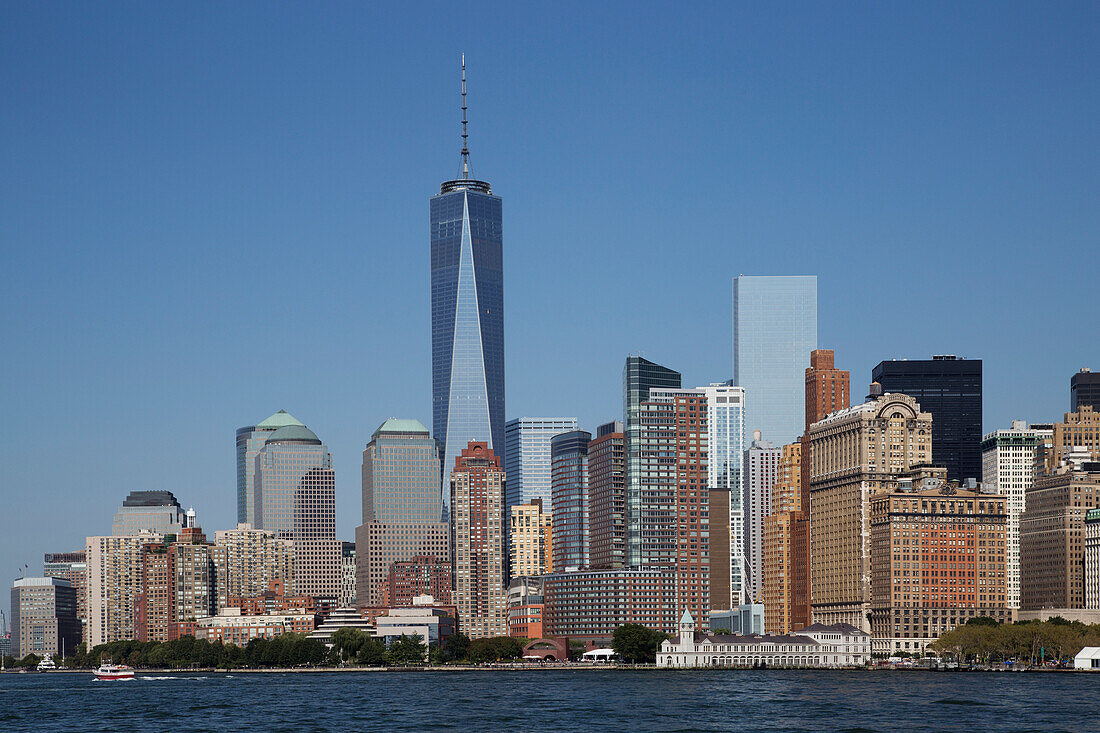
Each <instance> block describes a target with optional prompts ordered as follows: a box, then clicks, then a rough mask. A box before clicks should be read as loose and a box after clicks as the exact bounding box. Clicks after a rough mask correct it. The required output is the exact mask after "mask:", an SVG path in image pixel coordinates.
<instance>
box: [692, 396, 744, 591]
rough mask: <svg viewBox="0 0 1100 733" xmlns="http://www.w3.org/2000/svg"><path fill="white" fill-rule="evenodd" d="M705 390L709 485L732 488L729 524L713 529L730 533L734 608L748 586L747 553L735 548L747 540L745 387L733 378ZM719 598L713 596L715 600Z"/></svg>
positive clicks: (713, 530) (711, 486)
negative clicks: (744, 472)
mask: <svg viewBox="0 0 1100 733" xmlns="http://www.w3.org/2000/svg"><path fill="white" fill-rule="evenodd" d="M703 390H704V391H705V392H706V394H707V439H708V445H709V448H710V452H709V454H708V456H707V485H708V487H709V488H710V490H711V491H722V492H727V491H728V492H729V505H728V511H729V520H728V521H729V526H728V527H712V528H711V532H712V533H713V532H725V531H728V533H729V545H728V547H729V548H731V551H730V553H729V555H730V558H729V562H730V578H729V587H730V599H727V601H728V605H729V607H730V608H734V607H736V606H737V605H738V604H739V603H740V602H741V599H742V597H743V596H742V594H743V593H744V591H745V589H746V588H748V582H747V578H746V575H745V574H746V567H745V558H744V555H743V553H741V552H736V551H733V550H734V549H736V548H741V547H742V546H743V544H744V540H745V512H744V507H743V505H742V502H741V498H742V493H743V491H744V475H743V473H742V471H741V466H742V456H743V455H744V450H745V391H744V390H743V389H741V388H740V387H737V386H734V385H733V383H732V382H726V383H724V384H712V385H710V386H709V387H704V388H703ZM712 516H713V515H712ZM712 557H713V553H712ZM712 592H713V591H712ZM717 600H718V599H717V598H712V601H717ZM724 605H726V604H723V606H722V607H724Z"/></svg>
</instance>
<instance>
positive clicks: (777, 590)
mask: <svg viewBox="0 0 1100 733" xmlns="http://www.w3.org/2000/svg"><path fill="white" fill-rule="evenodd" d="M771 505H772V513H771V514H769V515H768V516H766V517H764V549H763V558H764V563H763V587H764V591H763V599H764V609H765V611H766V623H765V628H766V629H767V630H768V632H769V633H772V634H786V633H787V632H789V631H791V629H792V628H793V627H792V619H791V612H792V608H793V602H794V593H793V588H792V587H791V584H792V578H793V567H792V562H793V559H794V546H793V525H794V522H795V521H796V520H797V519H798V518H800V517H801V516H802V513H801V507H802V443H801V442H798V443H790V444H788V445H785V446H783V449H782V456H781V457H780V459H779V467H778V469H777V471H776V481H775V485H774V486H773V488H772V501H771ZM806 625H808V624H806Z"/></svg>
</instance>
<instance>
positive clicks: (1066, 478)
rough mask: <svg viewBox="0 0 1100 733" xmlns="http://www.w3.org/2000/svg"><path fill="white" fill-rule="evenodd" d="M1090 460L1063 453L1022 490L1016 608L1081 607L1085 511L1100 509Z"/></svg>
mask: <svg viewBox="0 0 1100 733" xmlns="http://www.w3.org/2000/svg"><path fill="white" fill-rule="evenodd" d="M1055 435H1056V436H1057V432H1056V433H1055ZM1057 446H1058V442H1057V441H1056V442H1055V448H1056V449H1057ZM1090 458H1091V452H1090V451H1087V450H1085V451H1079V452H1071V453H1068V454H1066V455H1065V460H1064V461H1063V463H1062V465H1060V466H1059V467H1058V468H1057V469H1056V470H1055V471H1054V472H1053V473H1052V474H1048V475H1043V476H1039V477H1037V478H1036V479H1035V482H1034V483H1033V484H1032V486H1031V488H1029V489H1028V491H1027V499H1026V508H1025V509H1024V513H1023V515H1022V516H1021V517H1020V608H1021V609H1022V610H1036V609H1041V608H1084V607H1085V577H1084V558H1085V555H1084V551H1085V550H1084V526H1085V514H1086V513H1087V512H1088V510H1089V509H1094V508H1097V507H1100V462H1094V461H1092V460H1090Z"/></svg>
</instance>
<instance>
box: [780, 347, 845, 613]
mask: <svg viewBox="0 0 1100 733" xmlns="http://www.w3.org/2000/svg"><path fill="white" fill-rule="evenodd" d="M850 384H851V375H850V374H849V373H848V372H847V371H846V370H843V369H837V368H836V364H835V360H834V355H833V350H832V349H814V350H813V351H811V352H810V366H809V367H807V369H806V426H805V431H804V432H803V433H802V437H801V438H800V441H801V443H802V456H801V461H802V479H801V485H802V501H801V502H800V506H799V510H798V511H799V512H800V514H799V515H797V516H795V517H792V520H791V553H792V560H791V629H793V630H795V631H797V630H798V629H801V628H804V627H806V626H809V625H810V624H811V623H812V622H813V613H812V610H811V605H810V590H811V587H812V585H813V583H812V581H811V578H810V572H811V569H812V567H813V564H812V562H811V561H810V465H811V462H812V460H813V459H812V457H811V455H810V445H809V441H808V439H807V434H808V433H809V431H810V426H811V425H813V424H814V423H815V422H818V421H819V420H823V419H824V418H825V416H826V415H830V414H832V413H834V412H836V411H838V410H843V409H846V408H848V407H849V406H850V404H851V402H850V400H851V397H850V392H851V387H850Z"/></svg>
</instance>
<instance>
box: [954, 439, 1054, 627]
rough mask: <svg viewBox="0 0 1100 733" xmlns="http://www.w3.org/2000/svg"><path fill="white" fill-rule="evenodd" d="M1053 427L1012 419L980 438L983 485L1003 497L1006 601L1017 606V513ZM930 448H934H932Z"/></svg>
mask: <svg viewBox="0 0 1100 733" xmlns="http://www.w3.org/2000/svg"><path fill="white" fill-rule="evenodd" d="M1052 435H1053V431H1051V430H1045V429H1042V428H1035V427H1032V428H1029V427H1028V426H1027V423H1026V422H1024V421H1023V420H1013V421H1012V429H1011V430H997V431H995V432H992V433H989V434H988V435H986V436H985V437H984V438H982V488H983V489H984V490H985V491H987V492H989V493H992V494H1000V495H1003V496H1004V497H1005V508H1006V511H1007V514H1008V517H1007V520H1006V522H1005V535H1006V538H1005V539H1006V541H1005V604H1006V605H1007V607H1008V608H1019V607H1020V516H1021V515H1023V513H1024V505H1025V499H1026V496H1027V491H1028V489H1030V488H1031V486H1032V484H1033V483H1034V482H1035V469H1036V465H1037V462H1038V460H1039V457H1040V454H1041V451H1042V450H1043V446H1044V445H1046V444H1047V443H1048V442H1050V440H1051V438H1052ZM933 450H935V449H934V448H933Z"/></svg>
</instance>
